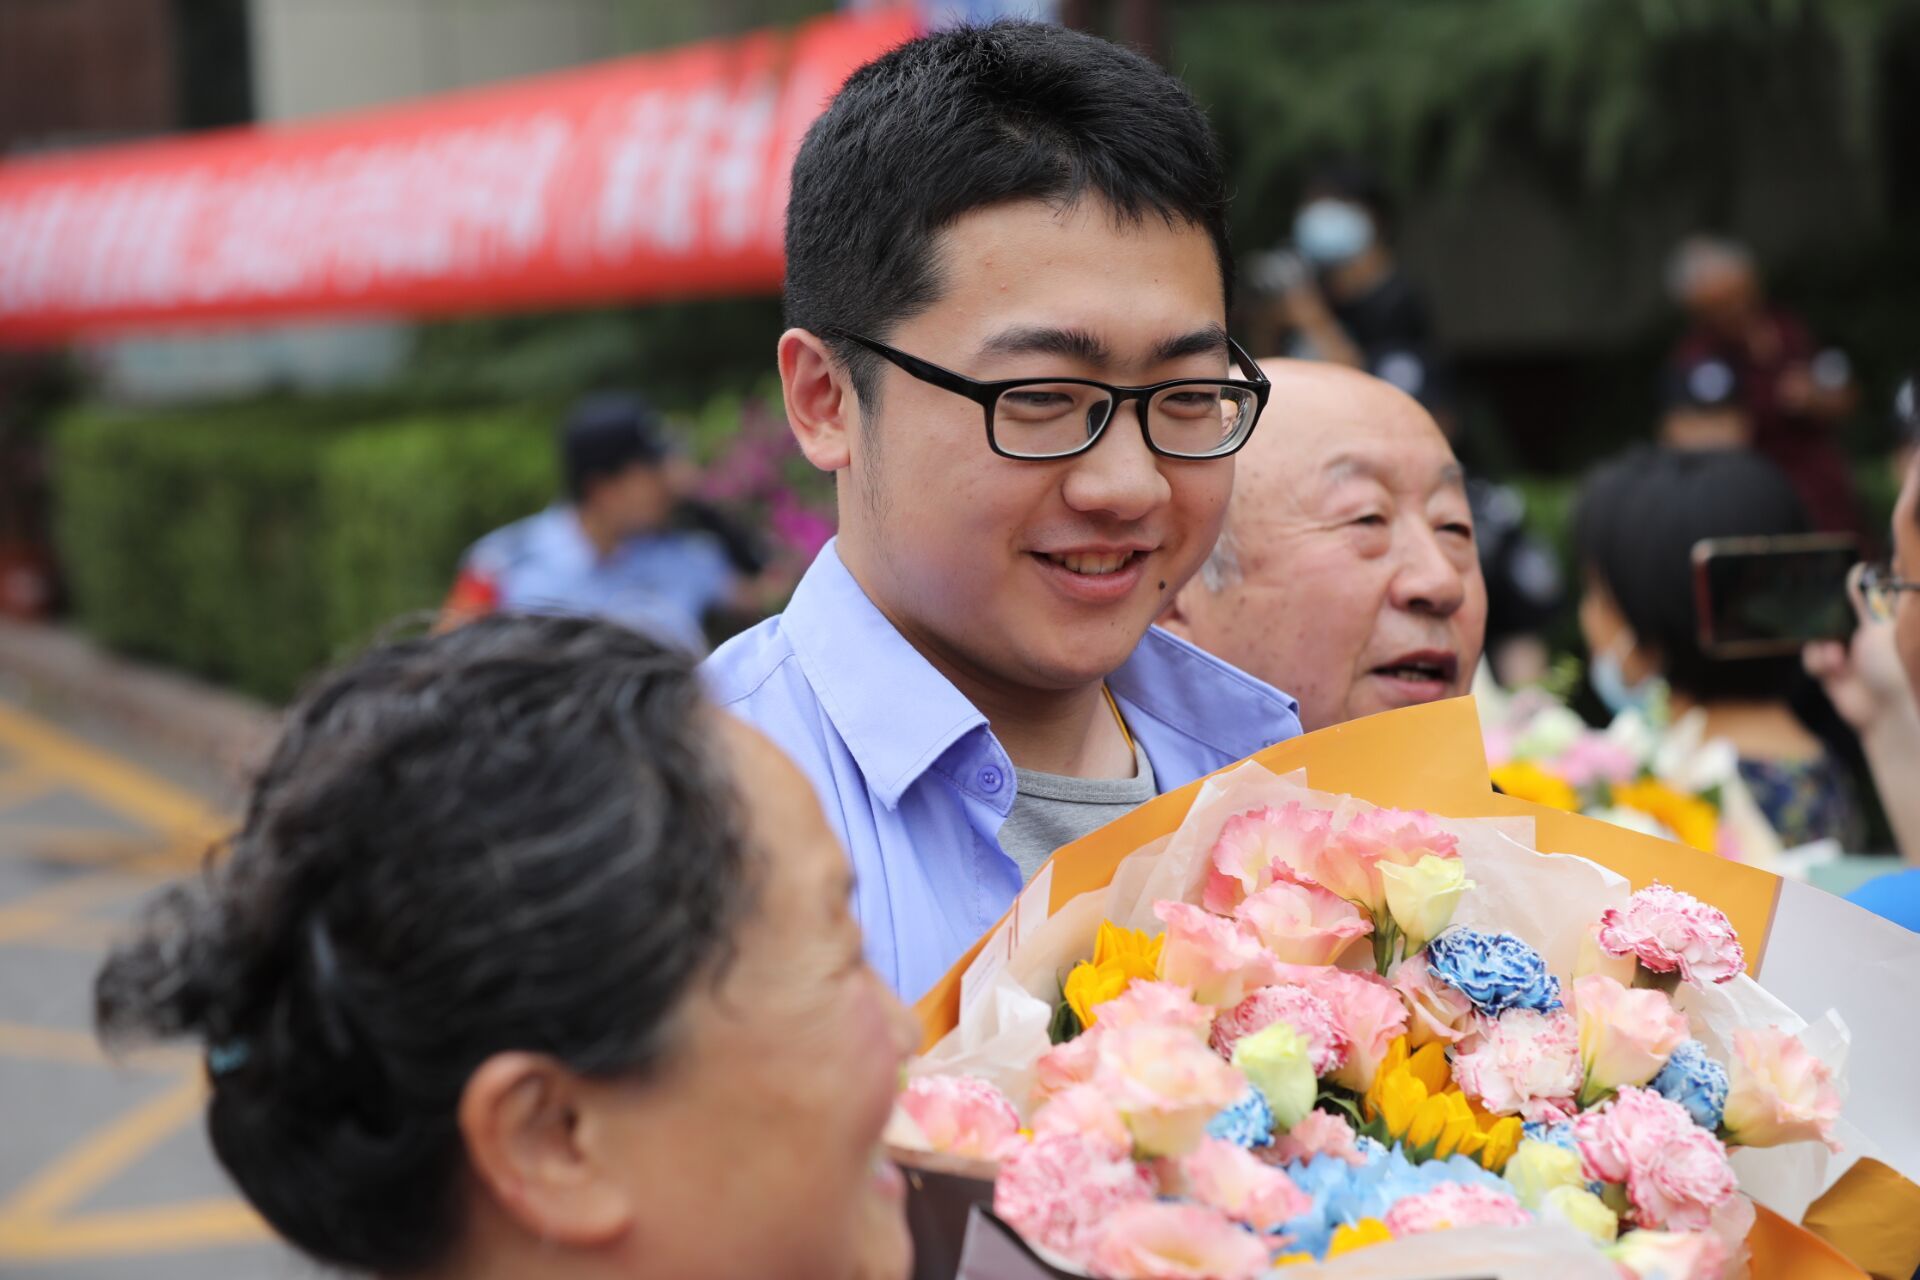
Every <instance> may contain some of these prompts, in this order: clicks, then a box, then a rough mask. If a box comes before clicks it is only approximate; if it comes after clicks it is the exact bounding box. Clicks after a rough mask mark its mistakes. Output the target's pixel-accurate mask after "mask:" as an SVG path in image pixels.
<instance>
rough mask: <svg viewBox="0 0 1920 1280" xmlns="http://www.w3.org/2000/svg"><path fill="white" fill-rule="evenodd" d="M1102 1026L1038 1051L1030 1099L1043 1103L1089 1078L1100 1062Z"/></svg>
mask: <svg viewBox="0 0 1920 1280" xmlns="http://www.w3.org/2000/svg"><path fill="white" fill-rule="evenodd" d="M1136 985H1138V984H1136ZM1106 1029H1107V1028H1106V1026H1105V1024H1104V1023H1098V1022H1096V1023H1095V1024H1094V1025H1092V1026H1091V1027H1088V1028H1087V1029H1086V1030H1085V1031H1083V1032H1081V1033H1080V1034H1079V1035H1077V1036H1075V1037H1074V1038H1073V1039H1071V1040H1068V1041H1067V1042H1066V1043H1064V1044H1057V1045H1055V1046H1053V1048H1051V1049H1049V1050H1047V1051H1046V1052H1045V1053H1043V1054H1041V1055H1040V1057H1039V1058H1038V1059H1037V1060H1036V1061H1035V1062H1034V1064H1033V1100H1034V1101H1035V1102H1044V1101H1045V1100H1046V1099H1048V1098H1050V1097H1052V1096H1053V1095H1054V1094H1056V1093H1061V1092H1064V1091H1065V1090H1067V1089H1071V1088H1072V1087H1073V1086H1074V1085H1076V1084H1085V1083H1087V1082H1088V1081H1089V1080H1091V1079H1093V1073H1094V1070H1095V1068H1097V1067H1098V1066H1099V1065H1100V1037H1101V1036H1102V1035H1104V1034H1105V1032H1106Z"/></svg>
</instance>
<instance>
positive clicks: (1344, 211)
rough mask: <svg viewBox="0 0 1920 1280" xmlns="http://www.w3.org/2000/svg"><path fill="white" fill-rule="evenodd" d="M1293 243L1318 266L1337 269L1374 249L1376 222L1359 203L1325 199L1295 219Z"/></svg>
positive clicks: (1311, 204)
mask: <svg viewBox="0 0 1920 1280" xmlns="http://www.w3.org/2000/svg"><path fill="white" fill-rule="evenodd" d="M1293 243H1294V245H1295V247H1296V248H1298V249H1299V250H1300V256H1301V257H1303V258H1305V259H1306V260H1307V261H1309V262H1311V263H1313V264H1314V265H1315V266H1316V267H1337V266H1339V265H1340V264H1341V263H1343V262H1351V261H1352V260H1353V259H1355V258H1357V257H1359V256H1360V255H1361V254H1363V253H1365V252H1366V251H1367V250H1368V249H1369V248H1370V247H1372V245H1373V219H1372V218H1371V217H1369V216H1367V211H1366V210H1365V209H1362V208H1361V207H1360V206H1359V205H1357V204H1351V203H1349V202H1347V201H1345V200H1334V199H1331V198H1328V197H1322V198H1321V199H1318V200H1314V201H1312V202H1311V203H1309V204H1308V205H1307V206H1306V207H1305V208H1304V209H1302V210H1300V213H1299V215H1298V216H1297V217H1295V218H1294V220H1293Z"/></svg>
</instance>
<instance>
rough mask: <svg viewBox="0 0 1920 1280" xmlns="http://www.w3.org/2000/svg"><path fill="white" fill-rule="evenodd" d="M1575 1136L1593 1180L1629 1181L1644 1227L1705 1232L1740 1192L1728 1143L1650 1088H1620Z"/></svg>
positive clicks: (1583, 1119)
mask: <svg viewBox="0 0 1920 1280" xmlns="http://www.w3.org/2000/svg"><path fill="white" fill-rule="evenodd" d="M1573 1137H1574V1141H1575V1143H1577V1144H1578V1146H1579V1148H1580V1159H1581V1162H1582V1164H1583V1165H1584V1166H1585V1167H1586V1172H1587V1174H1588V1176H1589V1177H1594V1178H1598V1179H1600V1180H1601V1181H1603V1182H1617V1183H1622V1184H1624V1185H1625V1187H1626V1189H1627V1200H1628V1202H1629V1203H1630V1204H1631V1205H1632V1206H1633V1219H1634V1221H1635V1222H1636V1223H1637V1224H1638V1225H1640V1226H1643V1227H1654V1228H1658V1229H1661V1230H1674V1231H1705V1230H1706V1229H1707V1228H1708V1227H1709V1226H1710V1225H1711V1223H1712V1221H1713V1211H1714V1209H1716V1208H1717V1207H1719V1206H1720V1205H1722V1204H1725V1203H1726V1202H1727V1201H1728V1200H1730V1199H1732V1198H1733V1195H1734V1193H1735V1183H1734V1176H1733V1166H1732V1165H1730V1164H1728V1163H1727V1149H1726V1147H1725V1146H1724V1145H1723V1144H1722V1143H1721V1142H1720V1140H1719V1139H1718V1138H1716V1137H1714V1136H1713V1135H1712V1134H1710V1133H1708V1132H1707V1131H1706V1130H1705V1129H1702V1128H1701V1127H1700V1126H1699V1125H1697V1124H1695V1123H1694V1122H1693V1117H1692V1116H1691V1115H1689V1114H1688V1113H1687V1109H1686V1108H1685V1107H1683V1106H1681V1105H1680V1104H1679V1103H1677V1102H1670V1101H1668V1100H1667V1099H1666V1098H1663V1097H1661V1096H1660V1095H1659V1094H1657V1093H1654V1092H1653V1091H1652V1090H1650V1089H1636V1088H1633V1087H1631V1086H1628V1087H1627V1088H1623V1089H1621V1090H1620V1092H1619V1093H1618V1094H1617V1095H1615V1097H1614V1098H1613V1100H1612V1101H1611V1102H1608V1103H1607V1104H1606V1105H1604V1106H1602V1107H1599V1108H1597V1109H1596V1110H1593V1111H1588V1112H1585V1113H1583V1114H1582V1115H1580V1116H1579V1117H1577V1118H1576V1119H1575V1120H1574V1122H1573Z"/></svg>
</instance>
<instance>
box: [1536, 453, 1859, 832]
mask: <svg viewBox="0 0 1920 1280" xmlns="http://www.w3.org/2000/svg"><path fill="white" fill-rule="evenodd" d="M1807 526H1808V521H1807V515H1806V511H1805V509H1804V508H1803V507H1802V506H1801V504H1800V500H1799V498H1798V497H1797V496H1796V495H1795V493H1794V491H1793V486H1792V485H1791V484H1789V483H1788V482H1787V479H1786V477H1785V476H1783V475H1781V474H1780V472H1779V471H1778V470H1777V469H1776V468H1775V467H1774V466H1773V465H1772V464H1771V463H1769V462H1767V461H1766V460H1765V459H1763V458H1760V457H1757V456H1755V455H1753V454H1751V453H1747V452H1744V451H1739V450H1714V451H1678V450H1663V449H1654V448H1649V447H1646V446H1641V447H1637V448H1635V449H1633V450H1631V451H1629V452H1628V453H1626V454H1624V455H1622V456H1621V457H1618V458H1616V459H1614V460H1613V461H1611V462H1608V463H1606V464H1604V465H1602V466H1601V467H1600V468H1598V469H1597V470H1596V471H1595V472H1594V473H1593V474H1592V475H1591V476H1589V477H1588V479H1587V480H1586V482H1585V483H1584V484H1583V485H1582V486H1581V489H1580V497H1579V502H1578V506H1577V508H1576V510H1575V515H1574V551H1575V555H1576V558H1577V561H1578V564H1579V568H1580V572H1581V578H1582V582H1581V585H1582V590H1581V596H1580V630H1581V633H1582V635H1583V636H1584V637H1585V640H1586V644H1587V650H1588V652H1589V654H1590V655H1591V658H1590V662H1589V665H1588V680H1589V683H1590V684H1591V685H1592V688H1593V692H1594V693H1595V695H1596V696H1598V697H1599V698H1600V700H1601V701H1602V702H1603V703H1605V704H1606V706H1607V708H1608V710H1610V711H1612V712H1613V713H1615V714H1616V715H1617V714H1619V713H1621V712H1624V711H1627V710H1630V709H1639V710H1642V711H1645V710H1647V709H1648V708H1649V707H1650V706H1652V705H1653V702H1654V700H1655V697H1656V690H1657V689H1658V688H1659V687H1660V684H1661V683H1662V682H1664V684H1665V686H1666V688H1667V691H1668V693H1669V696H1670V699H1671V704H1670V705H1671V710H1672V713H1673V715H1674V717H1675V718H1676V719H1677V718H1679V717H1681V716H1685V715H1688V714H1690V713H1694V712H1698V713H1699V715H1700V716H1701V717H1702V718H1703V719H1704V726H1703V730H1704V735H1705V737H1707V738H1709V739H1722V740H1725V741H1727V742H1729V743H1731V744H1732V746H1733V748H1734V750H1735V751H1736V752H1737V753H1738V755H1739V767H1740V775H1741V778H1742V780H1743V781H1744V782H1745V783H1746V785H1747V787H1748V789H1749V790H1750V791H1751V792H1752V793H1753V797H1754V800H1755V801H1756V802H1757V803H1758V804H1759V806H1760V810H1761V812H1762V813H1763V814H1765V815H1766V818H1767V820H1768V822H1769V823H1771V824H1772V826H1773V828H1774V830H1775V831H1776V832H1778V833H1779V836H1780V840H1781V843H1782V844H1784V845H1786V846H1787V847H1793V846H1796V845H1801V844H1806V843H1809V842H1811V841H1815V840H1821V839H1828V838H1832V839H1837V840H1839V841H1840V843H1841V845H1842V847H1846V848H1851V847H1855V845H1856V844H1857V833H1858V826H1859V823H1858V814H1857V812H1856V806H1855V804H1854V800H1853V791H1852V783H1851V778H1850V777H1849V775H1848V773H1847V770H1846V769H1845V767H1844V766H1843V765H1842V764H1841V762H1840V761H1839V760H1837V759H1836V758H1835V757H1833V756H1832V755H1831V754H1829V752H1828V750H1827V748H1826V746H1825V744H1824V743H1823V742H1822V741H1821V739H1820V738H1819V737H1818V736H1816V735H1815V734H1814V733H1813V732H1811V731H1810V730H1809V729H1808V728H1807V727H1806V725H1805V724H1804V723H1803V722H1802V721H1801V720H1800V718H1799V717H1798V716H1796V715H1795V713H1794V710H1793V708H1792V706H1791V705H1790V703H1789V696H1790V693H1791V691H1792V690H1793V688H1794V686H1795V684H1796V682H1797V681H1798V679H1799V677H1798V671H1797V663H1796V662H1795V660H1794V659H1793V658H1792V657H1790V656H1789V657H1784V658H1745V659H1726V658H1717V657H1714V656H1713V655H1711V654H1709V653H1707V652H1706V651H1705V650H1704V649H1703V648H1702V647H1701V644H1700V638H1699V621H1698V617H1697V613H1696V607H1695V603H1694V589H1693V559H1692V557H1693V547H1694V544H1695V543H1697V542H1700V541H1701V540H1702V539H1706V538H1734V537H1749V536H1767V535H1780V534H1796V533H1805V532H1806V531H1807Z"/></svg>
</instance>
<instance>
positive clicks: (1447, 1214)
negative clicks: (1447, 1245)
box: [1381, 1182, 1533, 1236]
mask: <svg viewBox="0 0 1920 1280" xmlns="http://www.w3.org/2000/svg"><path fill="white" fill-rule="evenodd" d="M1532 1220H1533V1219H1532V1218H1531V1217H1530V1216H1529V1215H1528V1214H1527V1211H1526V1210H1525V1209H1523V1208H1521V1207H1520V1202H1519V1201H1518V1200H1516V1199H1514V1198H1513V1197H1512V1196H1510V1195H1508V1194H1507V1193H1506V1192H1504V1191H1496V1190H1494V1189H1493V1188H1492V1187H1483V1186H1479V1185H1476V1184H1472V1183H1466V1182H1443V1183H1441V1184H1440V1185H1439V1186H1437V1187H1435V1188H1433V1189H1432V1190H1431V1191H1422V1192H1421V1193H1420V1194H1418V1195H1412V1196H1406V1197H1404V1198H1403V1199H1401V1200H1399V1201H1398V1202H1397V1203H1395V1204H1394V1206H1393V1208H1391V1209H1389V1210H1387V1216H1386V1217H1385V1218H1383V1219H1381V1221H1382V1223H1383V1224H1384V1225H1385V1226H1386V1228H1387V1230H1389V1231H1391V1232H1393V1234H1394V1235H1396V1236H1411V1235H1418V1234H1420V1233H1421V1232H1424V1231H1450V1230H1458V1229H1459V1228H1462V1227H1524V1226H1526V1225H1527V1224H1528V1223H1529V1222H1531V1221H1532Z"/></svg>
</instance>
